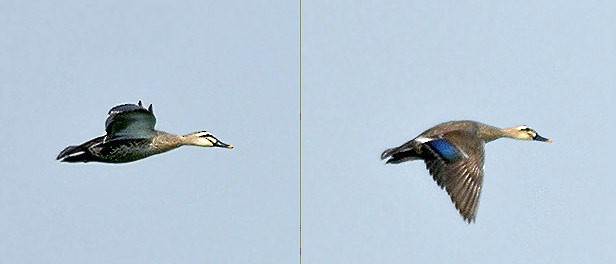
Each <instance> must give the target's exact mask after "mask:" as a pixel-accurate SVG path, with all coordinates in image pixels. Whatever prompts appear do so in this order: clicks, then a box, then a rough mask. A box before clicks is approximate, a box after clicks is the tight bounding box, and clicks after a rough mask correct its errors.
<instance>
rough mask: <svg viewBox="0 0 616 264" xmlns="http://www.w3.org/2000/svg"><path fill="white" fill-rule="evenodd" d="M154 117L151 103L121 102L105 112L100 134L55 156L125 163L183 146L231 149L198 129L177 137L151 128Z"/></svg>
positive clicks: (154, 120) (67, 160)
mask: <svg viewBox="0 0 616 264" xmlns="http://www.w3.org/2000/svg"><path fill="white" fill-rule="evenodd" d="M155 124H156V118H155V117H154V111H153V110H152V105H150V107H149V108H148V109H146V108H144V107H143V105H142V104H141V101H139V104H138V105H134V104H124V105H119V106H115V107H113V108H112V109H111V110H110V111H109V117H108V118H107V121H106V124H105V125H106V128H105V130H106V132H107V134H106V135H104V136H100V137H97V138H94V139H92V140H90V141H87V142H85V143H83V144H81V145H78V146H69V147H67V148H65V149H64V150H63V151H62V152H60V154H59V155H58V157H57V159H58V160H60V161H63V162H90V161H97V162H106V163H125V162H131V161H136V160H139V159H143V158H146V157H149V156H152V155H156V154H160V153H163V152H166V151H169V150H172V149H175V148H178V147H180V146H183V145H196V146H204V147H224V148H232V146H231V145H227V144H225V143H223V142H221V141H219V140H218V139H216V138H215V137H214V136H213V135H212V134H210V133H209V132H206V131H199V132H195V133H192V134H188V135H184V136H178V135H173V134H169V133H166V132H162V131H157V130H155V129H154V125H155Z"/></svg>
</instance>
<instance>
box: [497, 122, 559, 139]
mask: <svg viewBox="0 0 616 264" xmlns="http://www.w3.org/2000/svg"><path fill="white" fill-rule="evenodd" d="M503 132H504V133H505V136H507V137H510V138H515V139H520V140H536V141H543V142H552V140H551V139H549V138H544V137H542V136H540V135H539V134H538V133H537V131H535V130H534V129H532V128H530V127H528V126H525V125H521V126H516V127H512V128H505V129H503Z"/></svg>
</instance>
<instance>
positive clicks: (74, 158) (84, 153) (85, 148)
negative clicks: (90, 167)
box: [56, 136, 104, 162]
mask: <svg viewBox="0 0 616 264" xmlns="http://www.w3.org/2000/svg"><path fill="white" fill-rule="evenodd" d="M103 138H104V136H101V137H97V138H95V139H92V140H90V141H88V142H86V143H83V144H81V145H79V146H68V147H66V148H65V149H64V150H62V151H61V152H60V154H58V157H56V160H60V162H88V161H96V160H98V158H97V157H96V156H94V155H92V153H91V152H90V147H91V146H92V145H94V144H98V143H100V142H102V141H103Z"/></svg>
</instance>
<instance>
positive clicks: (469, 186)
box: [381, 120, 552, 224]
mask: <svg viewBox="0 0 616 264" xmlns="http://www.w3.org/2000/svg"><path fill="white" fill-rule="evenodd" d="M499 138H512V139H517V140H527V141H541V142H552V140H551V139H548V138H544V137H542V136H540V135H539V134H538V133H537V131H535V130H534V129H532V128H530V127H528V126H526V125H520V126H515V127H510V128H502V129H501V128H498V127H494V126H491V125H486V124H483V123H480V122H477V121H471V120H461V121H449V122H445V123H441V124H438V125H436V126H434V127H432V128H430V129H428V130H426V131H424V132H423V133H421V134H419V136H417V137H415V138H413V139H412V140H410V141H408V142H406V143H404V144H402V145H400V146H398V147H394V148H389V149H387V150H385V151H383V153H382V154H381V160H385V161H386V164H398V163H402V162H405V161H413V160H423V161H424V162H425V164H426V168H427V169H428V171H429V173H430V175H431V176H432V178H433V179H434V181H435V182H436V183H437V184H438V186H439V187H440V188H441V189H445V191H446V192H447V193H448V194H449V196H450V198H451V201H452V202H453V204H454V205H455V207H456V209H457V210H458V212H459V213H460V215H461V216H462V218H463V219H464V221H465V222H467V223H469V224H470V223H471V222H475V218H476V215H477V207H478V204H479V196H480V194H481V188H482V182H483V175H484V169H483V168H484V160H485V158H484V157H485V152H484V145H485V143H488V142H491V141H494V140H496V139H499Z"/></svg>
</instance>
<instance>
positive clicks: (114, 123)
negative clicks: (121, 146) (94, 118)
mask: <svg viewBox="0 0 616 264" xmlns="http://www.w3.org/2000/svg"><path fill="white" fill-rule="evenodd" d="M155 125H156V117H155V116H154V112H153V110H152V105H150V107H149V109H146V108H144V107H143V105H142V104H141V101H139V104H138V105H135V104H123V105H118V106H115V107H113V108H111V110H109V117H107V121H105V131H106V132H107V135H106V136H105V142H109V141H114V140H124V139H144V138H152V137H153V136H154V134H155V131H154V126H155Z"/></svg>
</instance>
